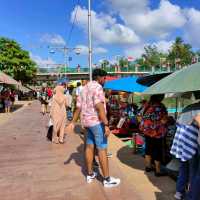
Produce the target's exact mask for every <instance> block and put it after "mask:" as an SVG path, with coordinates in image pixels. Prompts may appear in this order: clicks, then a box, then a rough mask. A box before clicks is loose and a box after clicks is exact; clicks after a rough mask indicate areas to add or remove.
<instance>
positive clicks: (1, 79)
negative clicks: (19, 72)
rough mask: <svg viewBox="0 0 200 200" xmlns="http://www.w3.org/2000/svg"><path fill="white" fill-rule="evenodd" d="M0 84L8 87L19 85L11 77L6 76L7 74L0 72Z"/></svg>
mask: <svg viewBox="0 0 200 200" xmlns="http://www.w3.org/2000/svg"><path fill="white" fill-rule="evenodd" d="M0 83H5V84H8V85H21V83H19V82H17V81H16V80H15V79H13V78H12V77H11V76H8V75H7V74H5V73H4V72H1V71H0Z"/></svg>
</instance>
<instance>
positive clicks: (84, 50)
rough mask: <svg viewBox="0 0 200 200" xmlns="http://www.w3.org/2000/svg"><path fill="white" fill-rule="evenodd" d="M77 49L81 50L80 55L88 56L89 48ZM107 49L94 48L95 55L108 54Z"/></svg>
mask: <svg viewBox="0 0 200 200" xmlns="http://www.w3.org/2000/svg"><path fill="white" fill-rule="evenodd" d="M76 48H80V54H81V55H88V47H87V46H85V45H77V46H76ZM107 52H108V51H107V49H105V48H103V47H94V48H93V53H94V54H105V53H107Z"/></svg>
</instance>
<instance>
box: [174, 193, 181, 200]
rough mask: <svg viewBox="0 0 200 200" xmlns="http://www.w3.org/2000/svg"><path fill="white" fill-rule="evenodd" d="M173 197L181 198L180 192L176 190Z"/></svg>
mask: <svg viewBox="0 0 200 200" xmlns="http://www.w3.org/2000/svg"><path fill="white" fill-rule="evenodd" d="M174 198H175V199H177V200H181V199H182V194H181V193H180V192H176V194H175V195H174Z"/></svg>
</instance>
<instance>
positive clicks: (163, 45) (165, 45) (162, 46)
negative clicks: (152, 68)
mask: <svg viewBox="0 0 200 200" xmlns="http://www.w3.org/2000/svg"><path fill="white" fill-rule="evenodd" d="M173 42H174V41H165V40H161V41H158V42H155V43H153V45H155V46H157V47H158V50H159V51H160V52H162V53H168V51H169V50H170V48H171V46H172V44H173Z"/></svg>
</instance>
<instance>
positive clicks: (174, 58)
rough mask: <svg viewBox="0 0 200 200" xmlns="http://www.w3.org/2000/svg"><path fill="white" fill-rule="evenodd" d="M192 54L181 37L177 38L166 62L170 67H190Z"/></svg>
mask: <svg viewBox="0 0 200 200" xmlns="http://www.w3.org/2000/svg"><path fill="white" fill-rule="evenodd" d="M193 56H194V53H193V51H192V46H191V45H190V44H186V43H184V41H183V39H182V38H181V37H177V38H176V39H175V42H174V43H173V45H172V48H171V50H170V51H169V55H168V60H169V61H170V63H171V64H172V65H177V64H178V65H179V66H186V65H190V64H191V61H192V57H193Z"/></svg>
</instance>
